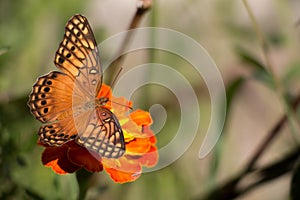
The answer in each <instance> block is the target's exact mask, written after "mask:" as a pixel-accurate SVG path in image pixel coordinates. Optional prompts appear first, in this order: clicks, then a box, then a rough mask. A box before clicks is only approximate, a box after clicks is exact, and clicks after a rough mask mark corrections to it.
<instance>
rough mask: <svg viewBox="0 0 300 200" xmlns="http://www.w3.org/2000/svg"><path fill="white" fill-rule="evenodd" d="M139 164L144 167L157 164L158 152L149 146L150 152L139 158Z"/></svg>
mask: <svg viewBox="0 0 300 200" xmlns="http://www.w3.org/2000/svg"><path fill="white" fill-rule="evenodd" d="M139 161H140V163H141V164H142V165H143V166H146V167H154V166H155V165H156V164H157V162H158V152H157V148H156V147H155V146H151V148H150V150H149V151H148V152H147V153H146V154H144V155H143V156H142V157H141V158H139Z"/></svg>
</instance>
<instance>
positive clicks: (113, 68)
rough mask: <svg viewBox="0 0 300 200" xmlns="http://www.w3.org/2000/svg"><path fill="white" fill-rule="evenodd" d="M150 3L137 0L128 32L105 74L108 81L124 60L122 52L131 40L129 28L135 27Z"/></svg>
mask: <svg viewBox="0 0 300 200" xmlns="http://www.w3.org/2000/svg"><path fill="white" fill-rule="evenodd" d="M151 4H152V0H139V1H138V3H137V10H136V12H135V15H134V17H133V18H132V20H131V23H130V25H129V26H128V28H127V30H128V32H127V33H126V36H125V38H124V40H123V42H122V44H121V46H120V49H119V51H118V52H117V54H116V55H117V56H118V58H117V59H116V60H114V61H113V62H112V63H111V64H110V67H109V69H111V71H109V72H108V76H107V77H109V80H108V83H110V82H111V81H112V80H113V79H114V78H115V74H118V72H119V71H120V68H121V67H122V62H123V61H124V58H125V55H123V54H122V53H123V52H124V50H125V49H126V47H127V46H128V44H129V42H130V41H131V38H132V36H133V32H131V31H129V30H132V29H135V28H137V27H138V25H139V24H140V22H141V20H142V18H143V16H144V14H145V13H146V12H147V11H148V10H149V9H150V8H151Z"/></svg>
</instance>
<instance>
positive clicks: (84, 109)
mask: <svg viewBox="0 0 300 200" xmlns="http://www.w3.org/2000/svg"><path fill="white" fill-rule="evenodd" d="M54 63H55V65H56V67H57V68H58V69H59V70H60V71H52V72H50V73H48V74H46V75H44V76H41V77H39V78H38V80H37V81H36V83H35V84H34V86H33V89H32V92H31V94H30V96H29V102H28V105H29V107H30V111H31V113H32V114H33V115H34V116H35V118H36V119H38V120H39V121H41V122H42V123H44V125H43V126H42V127H41V128H40V129H39V133H38V134H39V139H40V141H41V142H42V143H45V144H48V145H50V146H60V145H63V144H64V143H66V142H68V141H70V140H73V139H74V140H75V141H76V142H77V143H78V144H79V145H82V146H84V147H86V148H87V149H89V150H92V151H94V152H96V153H98V154H99V155H100V156H103V157H107V158H118V157H120V156H122V155H123V154H124V152H125V142H124V136H123V132H122V129H121V126H120V124H119V122H118V119H117V117H116V116H115V115H114V114H113V113H112V112H111V111H110V110H109V109H107V108H105V107H103V106H104V105H105V104H106V103H107V102H108V101H109V99H108V98H106V97H101V98H97V94H98V93H99V92H100V89H101V85H102V69H101V65H100V57H99V52H98V49H97V43H96V40H95V37H94V34H93V32H92V29H91V27H90V25H89V23H88V21H87V19H86V18H85V17H84V16H82V15H74V16H73V17H72V18H71V19H70V20H69V21H68V22H67V24H66V26H65V34H64V38H63V41H62V42H61V43H60V45H59V48H58V50H57V52H56V55H55V59H54Z"/></svg>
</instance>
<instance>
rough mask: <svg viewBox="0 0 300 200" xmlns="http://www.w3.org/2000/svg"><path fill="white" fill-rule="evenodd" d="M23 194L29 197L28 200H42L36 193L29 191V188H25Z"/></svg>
mask: <svg viewBox="0 0 300 200" xmlns="http://www.w3.org/2000/svg"><path fill="white" fill-rule="evenodd" d="M25 192H26V194H27V195H28V196H29V197H30V199H34V200H43V199H44V198H42V197H41V196H40V195H38V194H37V193H36V192H34V191H33V190H31V189H29V188H26V189H25Z"/></svg>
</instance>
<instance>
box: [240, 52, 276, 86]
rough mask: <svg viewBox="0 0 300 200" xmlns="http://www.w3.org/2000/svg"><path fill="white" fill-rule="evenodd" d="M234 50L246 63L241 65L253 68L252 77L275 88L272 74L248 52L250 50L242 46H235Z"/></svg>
mask: <svg viewBox="0 0 300 200" xmlns="http://www.w3.org/2000/svg"><path fill="white" fill-rule="evenodd" d="M236 52H237V54H238V56H239V57H240V59H241V60H242V61H243V62H244V63H246V64H247V65H243V66H245V67H250V68H252V69H253V70H254V71H253V78H255V79H256V80H259V81H261V82H262V83H264V84H266V85H267V86H268V87H269V88H271V89H275V88H276V87H275V82H274V79H273V77H272V75H271V74H270V73H269V71H268V70H267V69H266V67H265V66H264V65H263V64H262V63H261V62H260V61H258V60H257V59H256V58H255V57H254V56H252V55H251V54H250V52H248V51H247V50H245V49H244V48H241V47H237V48H236Z"/></svg>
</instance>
